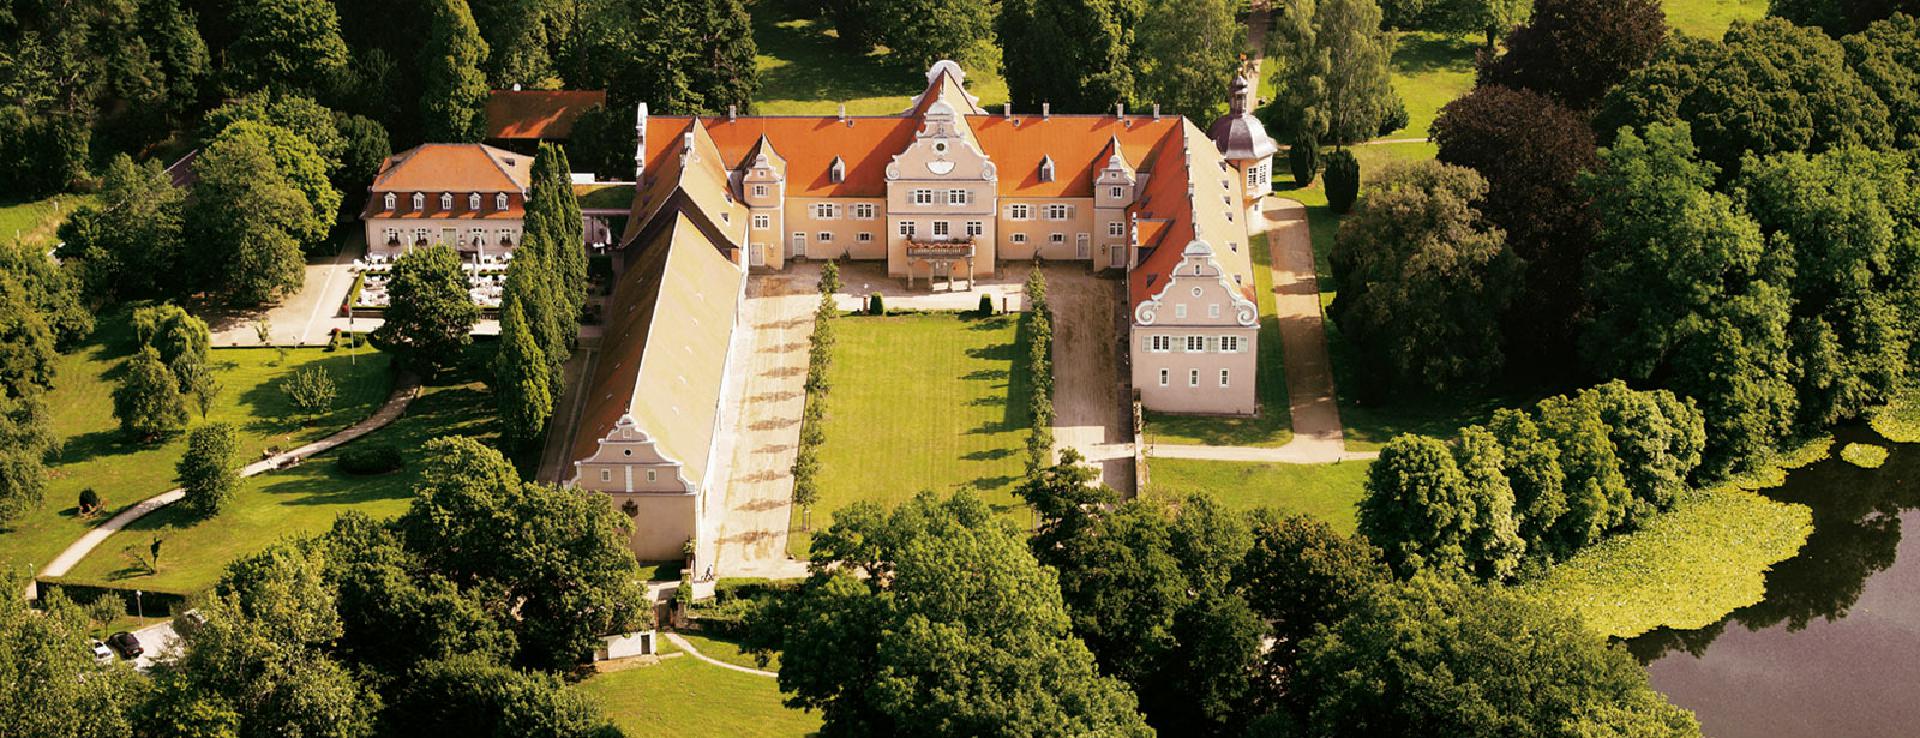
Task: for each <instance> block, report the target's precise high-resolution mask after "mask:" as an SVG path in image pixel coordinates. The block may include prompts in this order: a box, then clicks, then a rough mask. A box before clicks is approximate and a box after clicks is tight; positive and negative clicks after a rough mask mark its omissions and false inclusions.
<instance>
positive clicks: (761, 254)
mask: <svg viewBox="0 0 1920 738" xmlns="http://www.w3.org/2000/svg"><path fill="white" fill-rule="evenodd" d="M766 264H767V245H766V244H764V243H756V244H754V245H752V246H749V247H747V265H748V266H766Z"/></svg>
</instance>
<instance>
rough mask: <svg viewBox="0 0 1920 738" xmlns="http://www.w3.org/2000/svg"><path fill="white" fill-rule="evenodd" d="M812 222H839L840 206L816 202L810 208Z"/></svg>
mask: <svg viewBox="0 0 1920 738" xmlns="http://www.w3.org/2000/svg"><path fill="white" fill-rule="evenodd" d="M811 209H812V210H813V219H814V220H839V219H840V206H838V205H835V204H833V203H830V202H816V203H814V204H813V207H812V208H811Z"/></svg>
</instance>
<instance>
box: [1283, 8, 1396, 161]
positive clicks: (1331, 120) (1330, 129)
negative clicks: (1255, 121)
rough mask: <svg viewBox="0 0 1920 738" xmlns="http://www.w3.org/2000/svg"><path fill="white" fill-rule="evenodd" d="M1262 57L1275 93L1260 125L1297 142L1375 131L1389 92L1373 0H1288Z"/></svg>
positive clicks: (1360, 136)
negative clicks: (1268, 70)
mask: <svg viewBox="0 0 1920 738" xmlns="http://www.w3.org/2000/svg"><path fill="white" fill-rule="evenodd" d="M1275 31H1276V32H1275V33H1273V34H1271V35H1270V36H1269V37H1268V43H1269V44H1271V45H1273V49H1274V53H1270V54H1268V57H1267V58H1268V62H1269V65H1270V66H1271V68H1272V69H1273V72H1272V75H1271V76H1272V77H1273V81H1274V87H1275V93H1274V100H1273V102H1272V104H1270V105H1268V106H1266V107H1265V108H1262V109H1261V113H1260V118H1261V122H1263V123H1265V124H1266V126H1267V130H1269V131H1271V132H1273V133H1274V135H1275V136H1277V137H1279V138H1281V139H1283V140H1288V141H1293V142H1295V143H1296V144H1297V143H1299V142H1316V143H1319V144H1336V145H1345V144H1352V143H1358V142H1360V141H1365V140H1367V139H1369V138H1373V137H1374V136H1375V135H1377V134H1378V133H1379V131H1380V121H1381V118H1382V117H1383V116H1385V115H1386V112H1387V108H1388V106H1389V104H1390V103H1392V102H1393V101H1395V100H1396V99H1397V98H1394V97H1393V88H1392V87H1391V86H1390V85H1389V84H1388V78H1387V62H1388V57H1389V56H1390V54H1391V50H1390V49H1389V48H1388V45H1387V37H1386V32H1385V31H1382V30H1381V29H1380V7H1379V5H1377V4H1375V2H1374V0H1290V1H1289V2H1287V3H1284V4H1283V5H1282V7H1281V8H1280V12H1279V20H1278V21H1277V27H1276V29H1275Z"/></svg>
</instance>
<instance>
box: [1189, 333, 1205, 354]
mask: <svg viewBox="0 0 1920 738" xmlns="http://www.w3.org/2000/svg"><path fill="white" fill-rule="evenodd" d="M1206 352H1207V337H1206V336H1187V353H1189V354H1204V353H1206Z"/></svg>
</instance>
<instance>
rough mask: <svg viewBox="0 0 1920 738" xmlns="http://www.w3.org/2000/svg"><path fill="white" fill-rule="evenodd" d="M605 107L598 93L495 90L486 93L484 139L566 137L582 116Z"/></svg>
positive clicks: (603, 97) (605, 97) (584, 91)
mask: <svg viewBox="0 0 1920 738" xmlns="http://www.w3.org/2000/svg"><path fill="white" fill-rule="evenodd" d="M605 104H607V93H606V92H604V91H601V90H494V91H492V92H489V93H487V138H499V139H515V138H520V139H525V138H534V139H562V138H566V137H567V134H569V133H572V132H573V122H574V121H575V120H576V119H578V118H579V117H580V114H581V113H585V112H587V110H588V109H589V108H592V107H594V106H596V105H605Z"/></svg>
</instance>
